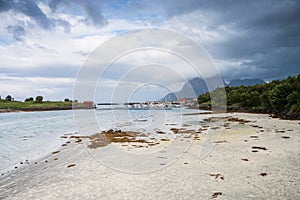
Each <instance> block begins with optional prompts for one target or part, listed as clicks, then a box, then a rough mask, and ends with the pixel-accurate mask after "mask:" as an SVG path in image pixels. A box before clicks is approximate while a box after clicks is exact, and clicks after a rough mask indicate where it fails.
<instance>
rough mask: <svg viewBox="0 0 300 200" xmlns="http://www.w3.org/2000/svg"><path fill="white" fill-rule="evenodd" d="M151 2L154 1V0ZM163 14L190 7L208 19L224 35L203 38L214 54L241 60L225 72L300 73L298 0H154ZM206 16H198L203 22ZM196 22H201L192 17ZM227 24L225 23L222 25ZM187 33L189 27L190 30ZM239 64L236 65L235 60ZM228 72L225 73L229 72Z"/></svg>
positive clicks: (185, 11) (244, 74)
mask: <svg viewBox="0 0 300 200" xmlns="http://www.w3.org/2000/svg"><path fill="white" fill-rule="evenodd" d="M151 2H153V1H151ZM155 3H156V5H155V7H158V5H160V7H161V9H163V10H164V12H165V16H166V17H170V18H172V17H173V16H184V15H187V14H189V13H191V12H196V13H198V14H201V16H204V17H206V18H207V19H209V20H208V21H209V23H208V24H205V27H206V28H207V30H208V31H212V32H219V33H221V36H222V37H223V38H222V39H221V40H218V39H216V40H214V41H209V42H205V41H204V43H205V44H204V46H205V47H206V48H207V49H208V51H209V53H210V54H212V56H213V57H214V58H217V59H220V60H229V61H230V60H232V61H240V64H239V69H240V70H239V71H238V72H236V73H232V72H231V71H230V69H231V68H230V66H228V69H229V70H227V71H226V70H225V73H224V74H225V76H227V78H229V79H231V78H238V77H232V76H233V74H234V76H240V77H244V78H247V77H261V78H265V79H272V78H276V77H285V76H287V75H295V74H299V73H300V56H299V55H300V31H299V30H300V1H297V0H288V1H279V0H278V1H261V0H257V1H233V0H225V1H223V0H222V1H193V0H192V1H185V2H184V3H183V1H176V0H175V1H161V2H159V1H155ZM201 20H203V19H201V18H199V20H198V21H199V24H200V25H198V27H199V28H201V24H202V21H201ZM194 25H195V27H197V23H194ZM224 27H226V29H225V30H224V29H222V28H224ZM187 34H189V33H187ZM235 67H236V66H235ZM225 78H226V77H225Z"/></svg>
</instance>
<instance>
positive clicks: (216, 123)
mask: <svg viewBox="0 0 300 200" xmlns="http://www.w3.org/2000/svg"><path fill="white" fill-rule="evenodd" d="M196 116H197V115H189V116H183V117H189V118H190V119H191V120H192V119H193V118H195V117H196ZM211 117H213V118H211ZM203 119H206V120H204V122H205V123H203V124H201V126H200V127H201V128H200V129H197V130H193V128H192V127H193V126H192V124H181V125H173V124H166V125H165V126H166V129H165V130H169V131H167V132H164V131H161V132H159V131H158V134H157V135H159V136H160V137H158V138H150V139H149V138H147V136H145V135H138V134H135V135H132V133H131V135H130V136H128V135H127V136H126V135H125V136H126V138H128V137H129V138H132V137H134V138H133V139H132V140H130V141H124V140H123V141H121V140H114V141H112V140H111V141H110V142H107V143H103V141H102V143H101V144H100V143H99V144H98V146H97V148H91V146H89V145H91V142H92V140H93V141H99V138H98V140H97V139H95V138H92V137H81V136H78V135H73V137H72V135H65V136H62V137H66V138H68V142H67V143H66V144H64V145H63V146H62V147H61V149H58V151H56V152H52V153H51V152H49V156H48V157H45V158H44V159H41V160H38V161H29V162H28V163H22V165H20V167H18V168H17V169H16V170H13V171H11V172H10V173H8V174H2V177H1V179H0V198H1V199H23V200H24V199H300V189H299V188H300V175H299V170H300V160H299V157H300V147H299V144H300V122H299V121H296V120H295V121H289V120H280V119H275V118H271V117H269V115H266V114H248V113H228V114H214V115H212V114H206V115H203ZM119 136H120V137H121V139H122V137H123V139H124V137H125V136H124V135H123V136H122V135H119ZM174 136H175V137H174ZM143 137H145V139H143ZM115 138H117V137H115ZM173 138H176V139H175V140H173ZM119 139H120V138H119ZM171 146H172V148H171ZM205 146H207V147H208V149H207V150H205V149H204V147H205ZM94 147H95V146H94ZM212 147H213V148H212ZM211 148H212V149H211ZM116 149H117V150H116ZM111 151H115V152H117V153H115V154H113V155H111V154H110V152H111ZM124 152H126V153H127V154H124V155H134V156H137V157H138V159H135V158H131V157H130V156H128V157H126V156H122V155H123V153H124ZM118 153H120V154H118ZM106 158H111V159H106ZM139 161H141V162H139ZM126 162H130V163H126ZM134 162H135V163H134ZM120 163H121V164H122V163H123V164H124V165H122V166H120Z"/></svg>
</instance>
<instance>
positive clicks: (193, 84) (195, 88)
mask: <svg viewBox="0 0 300 200" xmlns="http://www.w3.org/2000/svg"><path fill="white" fill-rule="evenodd" d="M223 82H224V81H223ZM263 83H266V82H265V81H263V80H261V79H244V80H241V79H235V80H232V81H230V82H229V84H226V83H225V82H224V86H230V87H235V86H241V85H244V86H251V85H256V84H263ZM213 89H215V88H213ZM206 92H208V88H207V86H206V83H205V81H204V80H203V79H201V78H193V79H191V80H189V81H188V82H186V83H185V84H184V85H183V87H182V88H181V90H180V91H178V92H171V93H168V94H167V95H166V96H165V97H164V98H162V99H161V100H162V101H176V100H178V99H181V98H197V97H198V96H199V95H201V94H204V93H206Z"/></svg>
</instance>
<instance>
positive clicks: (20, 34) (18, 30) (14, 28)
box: [6, 26, 25, 41]
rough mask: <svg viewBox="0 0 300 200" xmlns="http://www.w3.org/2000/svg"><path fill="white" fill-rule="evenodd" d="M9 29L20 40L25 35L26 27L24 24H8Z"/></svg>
mask: <svg viewBox="0 0 300 200" xmlns="http://www.w3.org/2000/svg"><path fill="white" fill-rule="evenodd" d="M6 29H7V31H8V32H9V33H10V34H12V35H13V36H14V38H15V39H16V40H18V41H22V40H23V35H25V29H24V28H23V27H22V26H8V27H7V28H6Z"/></svg>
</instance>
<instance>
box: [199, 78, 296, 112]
mask: <svg viewBox="0 0 300 200" xmlns="http://www.w3.org/2000/svg"><path fill="white" fill-rule="evenodd" d="M222 90H223V91H224V88H223V89H222V88H217V89H215V90H214V91H212V92H210V93H205V94H202V95H200V96H199V97H198V103H199V105H200V106H201V105H204V104H205V105H210V104H211V97H214V99H212V100H213V102H214V104H215V105H217V106H218V100H217V99H218V97H220V99H222V97H221V95H223V93H222V92H221V91H222ZM225 91H226V105H227V107H229V108H233V107H236V108H243V109H246V110H247V109H249V110H250V109H257V110H264V111H266V112H281V111H286V112H300V74H299V75H298V76H289V77H288V78H286V79H284V80H281V81H279V80H274V81H272V82H269V83H266V84H257V85H254V86H247V87H246V86H238V87H228V86H227V87H225ZM223 96H224V95H223ZM219 105H222V104H221V102H219Z"/></svg>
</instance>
